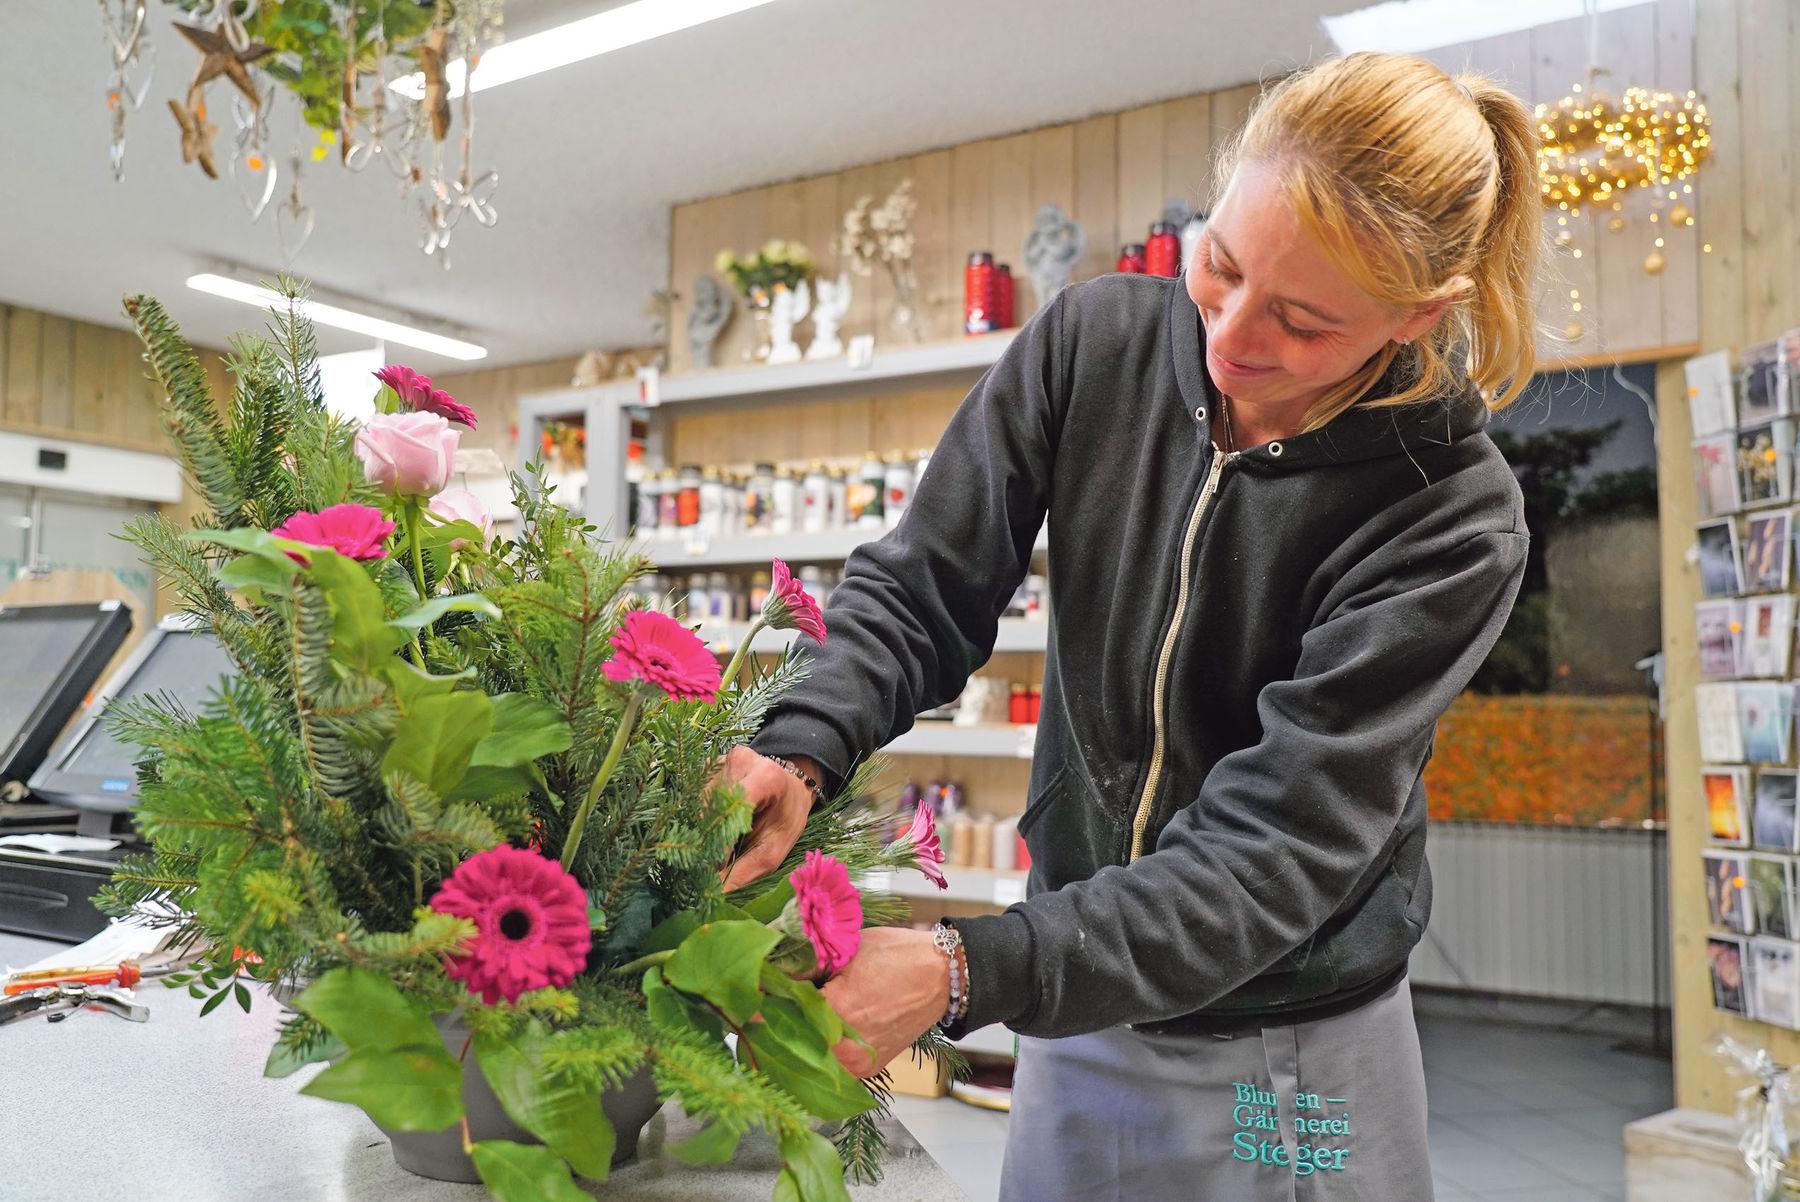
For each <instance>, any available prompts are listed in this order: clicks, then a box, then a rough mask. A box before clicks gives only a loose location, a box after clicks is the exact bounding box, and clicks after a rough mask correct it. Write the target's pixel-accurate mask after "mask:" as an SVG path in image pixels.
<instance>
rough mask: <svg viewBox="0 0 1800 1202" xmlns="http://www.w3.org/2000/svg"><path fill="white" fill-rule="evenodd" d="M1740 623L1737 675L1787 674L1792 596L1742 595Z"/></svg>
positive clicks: (1778, 594)
mask: <svg viewBox="0 0 1800 1202" xmlns="http://www.w3.org/2000/svg"><path fill="white" fill-rule="evenodd" d="M1743 622H1744V626H1743V630H1742V631H1741V632H1739V634H1738V651H1739V653H1740V659H1739V661H1738V675H1740V676H1786V675H1787V674H1788V666H1789V665H1790V664H1791V663H1792V662H1793V646H1794V595H1793V594H1792V593H1773V594H1771V595H1769V596H1766V597H1747V598H1745V599H1744V619H1743Z"/></svg>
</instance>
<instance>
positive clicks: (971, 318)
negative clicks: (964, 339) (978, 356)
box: [963, 250, 994, 334]
mask: <svg viewBox="0 0 1800 1202" xmlns="http://www.w3.org/2000/svg"><path fill="white" fill-rule="evenodd" d="M993 295H994V256H993V255H991V254H989V253H988V252H987V251H985V250H978V251H976V252H974V253H973V254H971V255H970V256H969V266H968V267H967V268H966V269H964V271H963V332H964V333H965V334H986V333H988V332H990V331H991V330H993V329H994V313H993V310H992V309H991V308H990V307H989V306H990V304H991V303H992V299H993Z"/></svg>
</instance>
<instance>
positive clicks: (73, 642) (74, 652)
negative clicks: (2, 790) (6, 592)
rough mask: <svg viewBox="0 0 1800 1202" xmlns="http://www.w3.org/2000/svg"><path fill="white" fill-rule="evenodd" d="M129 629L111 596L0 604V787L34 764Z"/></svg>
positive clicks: (19, 777) (119, 605)
mask: <svg viewBox="0 0 1800 1202" xmlns="http://www.w3.org/2000/svg"><path fill="white" fill-rule="evenodd" d="M130 631H131V611H130V610H129V609H127V608H126V607H125V606H124V604H122V603H121V602H118V601H99V602H90V603H86V604H71V605H16V606H13V605H8V606H0V787H4V786H9V785H11V784H12V782H20V783H23V782H24V781H25V780H27V779H28V778H29V777H30V776H31V774H32V773H33V772H34V771H36V770H37V767H38V765H39V764H41V763H42V762H43V759H44V756H45V754H46V753H48V752H49V750H50V746H51V744H52V743H54V742H55V741H56V736H57V735H58V734H60V733H62V729H63V727H64V726H65V725H67V724H68V721H69V719H70V718H71V717H73V716H74V714H75V711H77V710H79V709H80V708H81V703H82V701H83V699H85V698H86V696H87V693H88V690H89V689H91V688H93V687H94V682H95V681H96V680H98V679H99V677H100V673H102V672H104V671H105V670H106V664H107V661H109V660H110V659H112V657H113V653H114V652H115V651H117V650H118V649H119V647H120V645H121V644H122V643H124V641H125V636H126V635H127V634H129V633H130Z"/></svg>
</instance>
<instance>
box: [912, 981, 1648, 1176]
mask: <svg viewBox="0 0 1800 1202" xmlns="http://www.w3.org/2000/svg"><path fill="white" fill-rule="evenodd" d="M1422 1009H1423V1007H1422ZM1419 1037H1420V1041H1421V1044H1422V1045H1423V1047H1424V1052H1425V1075H1426V1079H1427V1082H1428V1085H1429V1089H1430V1097H1431V1168H1432V1176H1433V1177H1434V1178H1435V1180H1436V1183H1437V1199H1438V1202H1623V1200H1624V1197H1625V1152H1624V1142H1623V1135H1622V1132H1623V1128H1624V1126H1625V1124H1626V1123H1628V1122H1630V1121H1631V1120H1633V1119H1636V1118H1640V1117H1642V1116H1644V1115H1647V1114H1655V1113H1657V1112H1658V1111H1662V1110H1667V1109H1668V1108H1669V1107H1670V1106H1671V1105H1672V1104H1673V1102H1672V1091H1673V1079H1672V1074H1671V1070H1670V1067H1669V1062H1668V1060H1666V1059H1663V1058H1660V1057H1656V1056H1650V1055H1642V1054H1638V1053H1634V1052H1626V1051H1619V1050H1616V1049H1615V1047H1614V1044H1615V1042H1616V1039H1615V1037H1614V1036H1612V1035H1601V1034H1573V1033H1568V1032H1565V1031H1560V1030H1558V1029H1556V1028H1554V1027H1534V1026H1522V1025H1509V1024H1503V1023H1499V1022H1496V1021H1493V1020H1492V1019H1491V1018H1485V1017H1462V1016H1453V1015H1439V1014H1434V1013H1423V1014H1421V1016H1420V1018H1419ZM895 1112H896V1113H897V1114H898V1115H899V1116H900V1118H901V1119H902V1120H903V1121H904V1122H905V1123H906V1125H907V1127H908V1128H909V1129H910V1130H911V1131H912V1132H913V1134H914V1135H915V1136H917V1137H918V1139H919V1142H920V1143H921V1144H923V1145H924V1146H925V1148H926V1150H927V1151H929V1152H930V1153H931V1154H932V1155H933V1156H934V1157H936V1158H937V1160H938V1162H939V1163H940V1164H942V1165H943V1166H944V1168H945V1170H946V1171H947V1172H949V1173H950V1175H951V1176H952V1177H954V1178H956V1180H957V1182H958V1183H959V1184H960V1185H961V1186H962V1187H963V1189H964V1190H966V1191H967V1192H968V1195H969V1198H970V1202H993V1199H995V1198H997V1197H998V1196H999V1188H1000V1160H1001V1154H1002V1152H1003V1150H1004V1148H1005V1146H1006V1122H1007V1119H1006V1116H1005V1115H1004V1114H995V1113H992V1112H989V1111H985V1110H978V1109H976V1108H974V1107H971V1106H965V1105H963V1104H962V1103H960V1102H955V1101H951V1100H949V1099H943V1100H938V1101H927V1100H925V1099H921V1098H897V1099H895Z"/></svg>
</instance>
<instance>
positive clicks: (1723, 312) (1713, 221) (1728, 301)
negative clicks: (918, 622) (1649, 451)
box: [1665, 0, 1745, 721]
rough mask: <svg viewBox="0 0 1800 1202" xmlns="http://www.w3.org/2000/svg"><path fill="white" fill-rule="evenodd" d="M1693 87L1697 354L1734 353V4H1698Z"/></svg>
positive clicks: (1738, 282)
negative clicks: (1699, 137)
mask: <svg viewBox="0 0 1800 1202" xmlns="http://www.w3.org/2000/svg"><path fill="white" fill-rule="evenodd" d="M1694 87H1695V89H1696V90H1697V91H1698V92H1699V93H1700V94H1701V96H1702V97H1704V98H1705V101H1706V107H1707V111H1708V113H1709V114H1710V115H1711V118H1712V126H1711V134H1712V155H1711V159H1710V161H1709V162H1708V163H1707V165H1706V167H1705V168H1704V169H1703V170H1702V171H1701V172H1700V174H1699V176H1698V182H1697V183H1696V184H1695V185H1694V192H1695V194H1696V195H1698V196H1700V197H1701V203H1700V204H1699V205H1698V206H1697V207H1696V208H1695V223H1694V231H1695V233H1696V234H1697V235H1698V236H1699V237H1698V240H1699V242H1700V243H1701V255H1700V346H1701V349H1703V350H1709V351H1710V350H1720V349H1731V350H1735V349H1737V348H1739V347H1742V346H1743V344H1744V342H1745V337H1744V326H1745V323H1744V314H1745V309H1744V286H1743V280H1744V274H1743V273H1744V210H1743V205H1742V201H1741V197H1742V195H1743V184H1744V152H1745V139H1744V126H1743V104H1742V102H1741V100H1740V92H1739V88H1740V69H1739V60H1738V12H1737V3H1736V0H1695V7H1694ZM1709 198H1710V199H1709ZM1709 244H1710V245H1711V246H1712V251H1711V253H1710V254H1709V253H1707V252H1706V249H1705V248H1706V246H1707V245H1709ZM1687 470H1689V471H1690V472H1691V471H1692V470H1693V469H1692V466H1691V465H1689V467H1688V469H1687ZM1666 570H1667V567H1666V564H1665V571H1666ZM1671 721H1672V718H1671Z"/></svg>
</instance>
